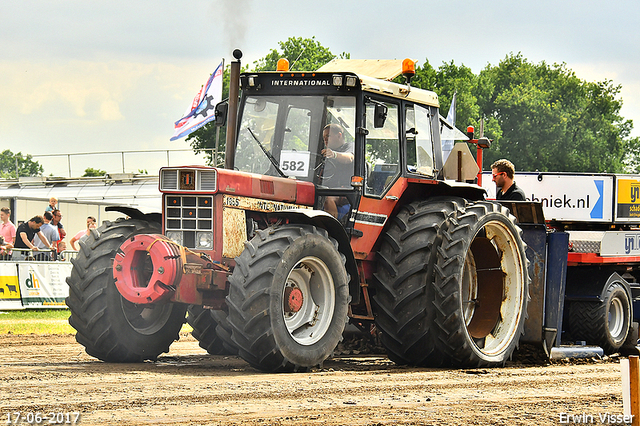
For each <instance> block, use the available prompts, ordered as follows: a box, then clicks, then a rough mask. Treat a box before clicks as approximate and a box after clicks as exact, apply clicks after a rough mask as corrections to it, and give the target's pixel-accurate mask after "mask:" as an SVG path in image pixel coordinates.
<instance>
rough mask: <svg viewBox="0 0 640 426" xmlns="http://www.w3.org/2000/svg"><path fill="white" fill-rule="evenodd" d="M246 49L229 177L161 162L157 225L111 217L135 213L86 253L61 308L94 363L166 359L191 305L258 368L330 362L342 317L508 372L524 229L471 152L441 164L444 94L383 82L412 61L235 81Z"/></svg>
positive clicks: (207, 342)
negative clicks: (482, 177) (489, 191)
mask: <svg viewBox="0 0 640 426" xmlns="http://www.w3.org/2000/svg"><path fill="white" fill-rule="evenodd" d="M236 52H238V51H236ZM236 52H234V53H236ZM240 56H241V54H239V53H238V54H237V56H236V58H237V59H238V61H237V62H234V63H232V90H231V96H230V99H229V104H228V117H227V114H226V113H225V111H226V110H227V108H224V105H219V106H218V107H217V112H218V114H219V117H218V118H219V119H220V122H224V121H226V122H227V129H228V130H227V153H226V167H225V168H224V169H221V168H210V167H166V168H163V169H161V171H160V191H161V193H162V202H163V211H162V214H161V215H160V214H153V215H144V214H142V213H141V212H139V211H137V210H135V209H131V208H123V207H113V208H111V209H112V210H117V211H121V212H123V213H125V214H126V215H127V216H128V218H127V219H120V220H117V221H115V222H105V223H104V224H103V225H102V226H101V227H100V228H99V229H97V230H93V231H92V233H91V235H89V236H88V238H87V239H86V241H83V242H81V249H80V252H79V254H78V257H77V259H76V260H74V268H73V272H72V275H71V277H70V278H69V279H68V284H69V286H70V295H69V297H68V299H67V304H68V306H69V308H70V309H71V317H70V320H69V322H70V323H71V325H72V326H73V327H74V328H75V329H76V330H77V335H76V338H77V340H78V342H79V343H81V344H82V345H84V346H85V347H86V351H87V353H89V354H90V355H92V356H95V357H97V358H99V359H101V360H104V361H110V362H137V361H143V360H146V359H151V360H153V359H156V358H157V357H158V355H160V354H161V353H163V352H166V351H168V349H169V346H170V345H171V343H172V342H173V341H174V340H176V339H177V338H178V332H179V330H180V329H181V327H182V325H183V323H184V322H185V317H186V316H187V311H188V312H189V314H188V318H187V320H188V321H189V323H190V324H191V325H192V326H193V329H194V331H193V334H194V336H195V337H196V338H197V339H198V340H199V341H200V345H201V346H202V347H204V348H206V349H207V350H208V351H209V352H210V353H223V352H227V353H228V352H232V353H238V354H239V355H240V356H241V357H242V358H243V359H245V360H246V361H247V362H248V363H250V364H251V365H252V366H254V367H256V368H258V369H260V370H263V371H294V370H301V369H307V368H312V367H314V366H317V365H320V364H322V362H323V361H324V360H325V359H326V358H327V357H329V356H330V355H331V354H332V352H333V351H334V349H335V348H336V345H337V344H338V343H339V342H340V340H341V339H342V336H343V331H344V329H345V326H346V324H347V323H348V322H352V323H354V324H356V325H358V326H359V327H361V328H364V329H367V330H370V328H371V327H373V326H375V327H376V328H377V331H379V333H380V338H381V341H382V343H383V344H384V346H385V347H386V349H387V352H388V355H389V357H390V358H391V359H392V360H393V361H394V362H396V363H399V364H411V365H420V366H452V367H476V366H492V365H502V364H503V363H504V362H505V360H507V359H508V358H509V357H510V356H511V354H512V352H513V350H514V348H515V347H516V345H517V344H518V341H519V338H520V336H521V335H522V333H523V330H524V321H525V317H526V312H527V303H528V299H529V295H528V285H529V275H528V273H527V265H528V263H527V258H526V256H525V245H524V243H523V241H522V238H521V230H520V228H519V227H518V226H517V225H516V223H515V219H514V217H513V216H511V215H510V213H509V211H508V210H507V209H506V208H504V207H502V206H501V205H500V204H497V203H493V202H488V201H485V200H484V193H485V192H484V190H483V189H482V188H481V187H479V186H477V185H476V184H474V183H467V182H465V181H464V180H465V177H464V176H463V175H464V173H461V172H465V170H464V169H465V168H467V169H468V167H467V166H465V165H464V164H465V163H464V162H463V161H461V159H463V158H462V157H463V156H467V157H471V155H470V153H469V151H468V148H466V146H467V145H466V144H459V145H464V148H466V152H464V150H463V152H461V153H460V154H457V155H453V154H452V155H451V156H450V157H449V160H448V161H447V163H446V165H445V164H443V155H442V149H441V140H440V137H441V130H442V126H443V122H442V120H441V117H440V115H439V113H438V107H439V103H438V98H437V96H436V95H435V94H434V93H432V92H429V91H426V90H421V89H416V88H413V87H411V86H410V84H409V80H407V83H406V84H397V83H393V82H391V81H389V80H390V79H392V78H394V77H396V76H397V75H399V74H400V73H401V72H403V73H404V74H405V75H406V76H407V77H408V78H410V76H411V74H412V68H411V67H412V65H413V63H412V62H411V61H404V65H405V69H404V70H403V69H402V68H401V67H400V66H399V64H398V63H397V62H394V61H387V62H385V61H360V62H358V63H357V64H356V65H357V66H358V67H360V70H362V69H363V67H364V68H366V69H368V71H366V74H368V75H369V76H365V75H362V74H364V73H365V72H360V71H358V70H357V69H356V68H357V67H356V65H354V64H353V63H344V62H335V63H330V64H328V65H327V66H325V67H323V68H321V69H320V70H318V71H315V72H290V71H288V70H286V69H282V70H279V71H276V72H261V73H243V74H240V73H239V66H240V65H239V62H240V61H239V59H240ZM345 64H346V65H345ZM343 66H345V67H348V71H344V68H342V69H343V70H342V71H341V70H338V69H339V68H341V67H343ZM390 67H391V68H390ZM382 77H384V78H382ZM385 78H386V79H385ZM234 80H235V81H237V83H233V81H234ZM236 85H237V86H236ZM238 87H240V88H241V89H242V91H241V95H240V96H238ZM238 102H239V104H238ZM463 154H464V155H463ZM467 164H468V163H467ZM448 169H450V170H454V171H455V172H454V173H453V175H454V176H453V179H448V177H449V176H448V175H447V174H448V173H447V170H448ZM475 173H477V168H476V169H474V170H472V171H471V173H470V174H471V177H470V178H469V177H466V179H473V177H474V176H475ZM449 174H451V173H449ZM466 174H467V176H468V175H469V173H468V170H467V173H466ZM456 176H457V179H456ZM460 178H462V179H460ZM461 180H462V181H461Z"/></svg>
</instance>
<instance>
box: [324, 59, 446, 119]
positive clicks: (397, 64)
mask: <svg viewBox="0 0 640 426" xmlns="http://www.w3.org/2000/svg"><path fill="white" fill-rule="evenodd" d="M346 71H348V72H352V73H354V74H356V75H357V76H358V77H359V78H360V81H361V82H362V88H363V90H365V91H368V92H379V93H381V94H385V95H390V96H394V97H398V98H402V99H406V100H412V101H415V102H418V103H421V104H427V105H431V106H436V107H439V106H440V104H439V102H438V95H436V94H435V93H434V92H432V91H430V90H424V89H418V88H415V87H411V88H410V90H407V87H408V86H407V85H406V84H398V83H393V82H392V81H391V80H393V79H394V78H396V77H397V76H399V75H400V74H402V60H397V59H333V60H332V61H331V62H329V63H327V64H325V65H323V66H322V67H320V68H319V69H318V70H317V72H346Z"/></svg>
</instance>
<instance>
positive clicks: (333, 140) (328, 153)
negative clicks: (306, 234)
mask: <svg viewBox="0 0 640 426" xmlns="http://www.w3.org/2000/svg"><path fill="white" fill-rule="evenodd" d="M322 139H323V140H324V145H325V148H324V149H323V150H322V151H321V153H322V155H323V156H324V157H325V159H326V160H325V168H324V177H323V181H322V184H323V185H325V186H328V187H330V188H351V176H353V151H354V149H353V143H349V142H346V141H345V138H344V129H343V128H342V126H340V125H339V124H335V123H332V124H327V125H326V126H325V127H324V129H323V130H322ZM329 170H330V171H329ZM349 207H350V206H349V204H348V202H347V199H346V198H345V197H333V196H329V197H327V199H326V201H325V204H324V210H325V211H326V212H327V213H329V214H331V215H332V216H333V217H335V218H338V219H340V218H341V217H342V216H344V215H345V214H346V212H348V210H349Z"/></svg>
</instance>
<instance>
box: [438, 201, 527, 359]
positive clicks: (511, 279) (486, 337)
mask: <svg viewBox="0 0 640 426" xmlns="http://www.w3.org/2000/svg"><path fill="white" fill-rule="evenodd" d="M521 232H522V231H521V230H520V228H519V227H518V226H517V225H516V223H515V218H514V217H513V216H512V215H510V214H509V212H508V210H507V209H506V208H505V207H503V206H501V205H500V204H498V203H490V202H476V203H470V204H468V205H466V206H464V207H462V208H461V209H460V210H458V211H456V212H455V213H454V214H452V215H451V216H450V217H449V218H448V220H447V223H446V224H445V226H443V231H442V243H441V244H440V246H439V247H438V249H437V259H436V265H435V280H434V282H433V286H434V295H435V297H434V300H433V306H434V308H435V310H436V318H435V322H434V324H435V326H436V328H437V329H438V331H437V334H438V336H437V341H436V345H435V347H436V351H438V352H440V353H441V354H443V355H444V360H445V365H449V366H452V367H479V366H497V365H503V364H504V363H505V362H506V361H507V360H508V359H509V358H510V357H511V355H512V353H513V351H514V350H515V348H516V347H517V345H518V342H519V340H520V336H521V335H522V334H523V332H524V323H525V319H526V314H527V304H528V299H529V275H528V272H527V265H528V262H527V258H526V255H525V244H524V242H523V241H522V236H521Z"/></svg>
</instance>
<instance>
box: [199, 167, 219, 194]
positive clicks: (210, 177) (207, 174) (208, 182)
mask: <svg viewBox="0 0 640 426" xmlns="http://www.w3.org/2000/svg"><path fill="white" fill-rule="evenodd" d="M198 177H199V180H200V182H199V187H200V190H201V191H215V190H216V172H215V171H214V170H211V171H200V173H198Z"/></svg>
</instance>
